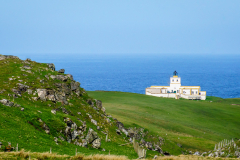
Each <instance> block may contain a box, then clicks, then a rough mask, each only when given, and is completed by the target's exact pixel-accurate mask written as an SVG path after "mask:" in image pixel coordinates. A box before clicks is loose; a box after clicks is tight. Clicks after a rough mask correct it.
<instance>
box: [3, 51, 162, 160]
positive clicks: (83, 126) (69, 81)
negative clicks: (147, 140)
mask: <svg viewBox="0 0 240 160" xmlns="http://www.w3.org/2000/svg"><path fill="white" fill-rule="evenodd" d="M0 82H1V83H0V126H1V127H0V151H4V150H5V149H6V147H7V146H8V143H11V147H12V150H17V148H16V147H17V144H18V150H21V149H24V150H25V151H31V152H49V151H50V150H51V152H53V153H57V154H61V155H63V154H67V155H75V153H76V149H77V152H78V153H81V154H85V155H90V154H105V155H108V154H111V155H125V156H127V157H128V158H138V154H137V153H136V152H135V151H134V148H133V144H132V142H133V137H134V135H135V134H131V136H130V132H128V131H126V130H125V128H124V126H123V124H122V123H121V122H119V121H118V120H117V119H115V118H113V117H112V116H110V115H107V113H106V111H105V108H104V107H103V106H102V102H101V101H99V100H96V99H93V98H91V97H90V96H88V94H87V93H86V91H85V90H84V89H83V88H81V87H80V83H79V82H76V81H74V79H73V76H72V75H70V74H65V73H64V69H61V70H59V71H55V66H54V64H44V63H37V62H35V61H32V60H30V59H27V60H20V59H19V58H18V57H15V56H3V55H0ZM138 130H139V129H138ZM145 132H146V131H145V130H144V129H142V130H141V131H139V132H137V133H139V134H140V133H141V134H143V135H140V136H139V137H138V139H136V140H137V141H138V140H139V138H144V135H147V133H145ZM161 152H162V151H161ZM156 154H157V155H159V154H161V153H160V150H156V151H148V152H147V157H153V156H154V155H156Z"/></svg>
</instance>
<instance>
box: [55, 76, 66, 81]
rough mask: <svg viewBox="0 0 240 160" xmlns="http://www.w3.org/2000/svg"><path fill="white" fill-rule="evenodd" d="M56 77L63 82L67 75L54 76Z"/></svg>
mask: <svg viewBox="0 0 240 160" xmlns="http://www.w3.org/2000/svg"><path fill="white" fill-rule="evenodd" d="M56 79H58V80H60V81H63V82H66V81H67V79H68V77H67V76H64V75H57V76H56Z"/></svg>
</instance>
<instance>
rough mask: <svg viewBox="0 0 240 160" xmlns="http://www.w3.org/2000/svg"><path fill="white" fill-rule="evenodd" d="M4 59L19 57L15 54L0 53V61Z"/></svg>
mask: <svg viewBox="0 0 240 160" xmlns="http://www.w3.org/2000/svg"><path fill="white" fill-rule="evenodd" d="M4 59H19V58H18V57H17V56H12V55H1V54H0V61H1V60H4Z"/></svg>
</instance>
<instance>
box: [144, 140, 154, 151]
mask: <svg viewBox="0 0 240 160" xmlns="http://www.w3.org/2000/svg"><path fill="white" fill-rule="evenodd" d="M145 146H146V147H147V149H149V150H152V149H153V145H152V143H151V142H147V143H146V144H145Z"/></svg>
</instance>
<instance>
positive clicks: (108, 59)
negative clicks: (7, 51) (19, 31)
mask: <svg viewBox="0 0 240 160" xmlns="http://www.w3.org/2000/svg"><path fill="white" fill-rule="evenodd" d="M17 56H18V57H19V58H21V59H23V60H24V59H26V58H30V59H32V60H33V61H37V62H41V63H54V64H55V67H56V70H59V69H62V68H63V69H65V73H67V74H72V75H73V78H74V80H76V81H79V82H80V83H81V87H83V88H84V89H85V90H87V91H95V90H104V91H121V92H132V93H139V94H144V93H145V88H147V87H150V86H152V85H160V86H168V85H169V83H170V79H169V78H170V77H171V76H172V75H173V72H174V71H175V70H176V71H177V72H178V75H179V77H181V81H182V85H183V86H201V90H202V91H206V92H207V96H216V97H222V98H239V97H240V55H236V54H235V55H234V54H229V55H227V54H225V55H217V54H215V55H206V54H205V55H201V54H197V55H196V54H192V55H191V54H181V55H179V54H20V55H17Z"/></svg>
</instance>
